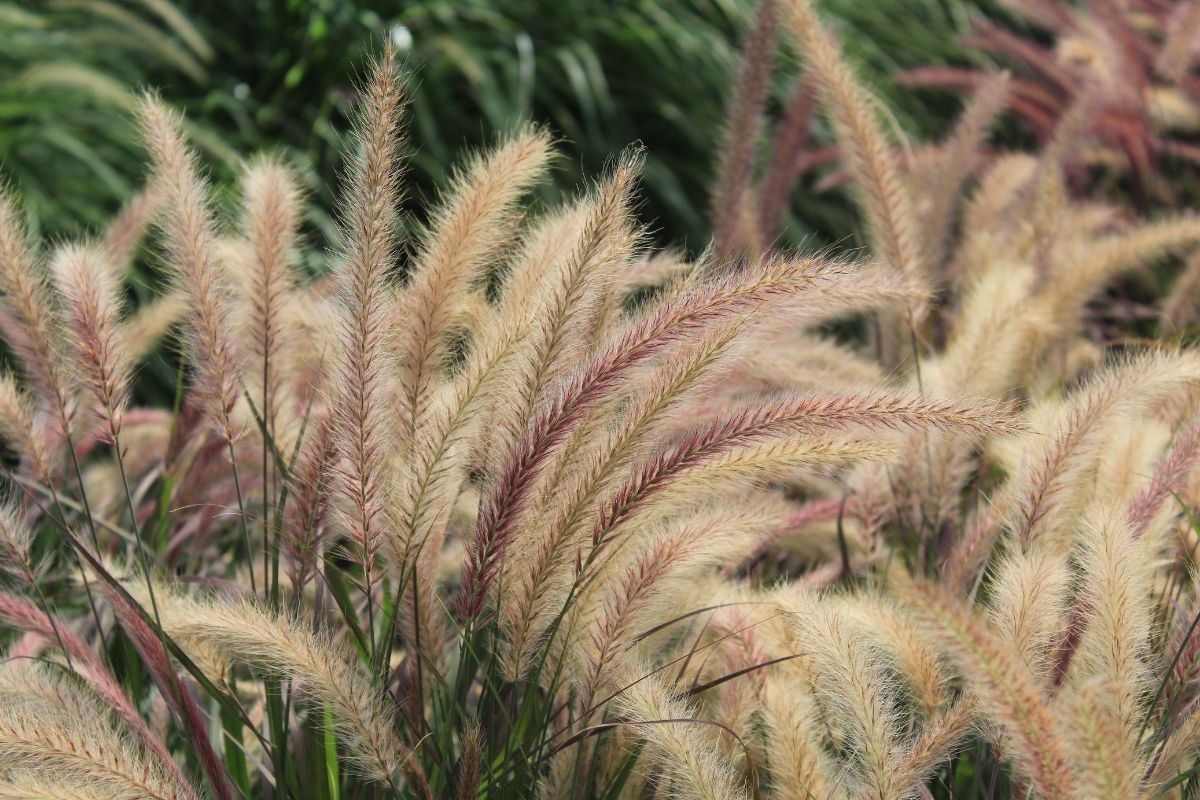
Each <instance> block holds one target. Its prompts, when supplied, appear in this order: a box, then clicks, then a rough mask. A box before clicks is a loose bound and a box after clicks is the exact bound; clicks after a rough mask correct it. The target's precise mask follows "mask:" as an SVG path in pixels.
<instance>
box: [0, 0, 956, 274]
mask: <svg viewBox="0 0 1200 800" xmlns="http://www.w3.org/2000/svg"><path fill="white" fill-rule="evenodd" d="M826 6H827V10H828V11H829V12H830V13H831V14H832V15H833V17H834V18H835V19H837V20H839V21H840V26H841V32H842V34H843V36H844V37H845V39H846V41H847V43H848V46H849V49H850V51H851V53H852V55H853V56H855V57H856V58H857V59H858V60H859V61H860V62H861V63H862V65H864V67H865V68H866V71H867V74H868V76H869V77H870V78H871V79H872V80H873V82H874V83H875V85H876V87H877V88H878V89H879V90H880V91H881V93H882V94H883V95H884V96H885V97H886V99H887V100H888V101H889V103H890V105H891V106H892V107H893V108H894V109H895V111H896V118H897V123H898V124H899V125H901V126H902V127H904V128H907V129H909V130H911V131H913V132H914V133H921V134H928V133H930V132H931V131H936V130H937V129H938V128H939V127H940V126H941V125H942V124H943V122H944V121H945V120H946V119H947V118H948V117H949V116H950V115H951V114H952V113H953V111H954V109H955V107H956V104H955V102H954V101H952V100H949V99H946V98H939V97H920V96H916V95H914V94H912V93H910V92H903V91H899V90H896V89H894V88H893V87H892V85H891V83H890V80H889V78H890V76H891V75H892V74H894V73H895V72H896V71H898V70H900V69H903V68H906V67H911V66H915V65H918V64H930V63H946V62H951V61H956V60H961V59H963V58H964V55H963V53H962V52H961V51H960V50H959V48H958V46H957V45H956V43H955V37H956V35H957V34H958V33H961V32H962V31H964V30H965V29H966V27H967V25H968V22H969V19H970V17H971V15H972V14H973V13H974V12H975V11H976V9H977V6H978V2H971V1H970V0H871V1H870V2H863V1H862V0H827V3H826ZM752 10H753V3H752V2H751V0H27V1H26V2H11V1H10V2H6V3H0V39H2V40H3V41H4V42H5V43H6V47H5V48H2V52H0V171H2V172H3V174H4V175H5V176H6V177H7V178H8V179H9V180H11V181H12V182H13V183H15V184H16V187H17V189H18V190H19V192H20V194H21V195H22V196H23V197H24V200H25V204H26V208H27V211H28V213H29V214H30V216H31V218H32V219H33V221H34V224H35V227H36V228H37V229H38V230H39V231H41V232H44V233H49V234H51V235H58V234H65V233H70V232H75V231H78V230H79V229H80V228H81V227H83V228H88V227H94V226H97V225H99V224H100V223H101V222H102V221H103V220H104V219H105V218H107V217H108V216H109V215H110V214H111V213H112V212H113V211H114V210H115V209H116V208H117V207H118V205H119V202H120V201H121V200H122V199H123V198H126V197H128V195H129V194H130V193H131V192H132V191H133V190H134V189H135V188H136V186H137V182H138V180H140V176H141V168H140V164H141V161H142V154H141V152H140V150H139V148H138V145H137V140H136V137H135V136H134V132H133V129H132V126H131V124H130V121H129V119H128V110H129V106H130V101H131V98H132V97H133V96H134V94H135V93H136V92H137V91H138V90H140V89H141V88H144V87H154V88H156V89H158V90H159V91H161V92H162V93H163V95H164V97H166V98H167V99H168V100H169V101H170V102H171V103H173V104H175V105H176V106H178V107H180V108H181V109H183V110H185V111H186V112H187V114H188V118H189V120H191V124H192V126H193V134H194V135H195V136H196V138H197V141H198V142H199V144H200V145H201V147H202V148H203V149H204V150H205V155H206V157H207V158H208V159H209V166H210V168H211V169H212V171H213V173H214V174H215V175H216V176H217V177H218V178H219V179H221V183H222V184H223V185H224V186H226V187H229V185H230V184H231V181H232V179H233V177H234V176H235V174H236V166H237V162H238V159H239V158H240V157H241V156H244V155H247V154H250V153H252V152H255V151H258V150H262V149H280V148H282V149H284V150H285V151H286V152H288V153H289V154H290V156H291V158H292V160H293V162H294V163H295V164H296V165H297V166H298V168H299V169H300V171H301V173H302V174H303V175H304V176H305V181H306V183H307V185H308V187H309V189H310V191H311V193H312V194H311V196H312V206H311V213H310V215H309V216H310V223H311V232H312V233H313V235H315V236H317V237H319V238H321V239H325V240H327V239H328V238H329V237H331V236H332V234H333V226H332V220H331V219H330V217H329V214H328V209H329V208H330V206H331V203H332V197H331V196H330V194H329V189H328V187H329V186H330V185H331V184H332V183H333V179H334V178H335V177H336V175H337V172H338V170H339V168H340V165H341V152H342V142H343V135H344V132H345V130H346V127H347V119H348V112H349V111H350V108H351V106H352V103H353V97H354V92H353V83H352V82H351V81H349V80H347V78H346V76H347V75H354V74H358V73H360V72H361V69H362V65H363V64H364V63H365V60H366V58H367V56H368V55H369V54H370V53H371V52H372V51H373V49H375V48H377V46H378V44H379V43H380V42H381V41H382V40H383V39H384V38H385V37H388V38H391V39H393V40H394V41H396V42H397V43H399V44H401V45H402V46H403V47H404V49H405V50H406V51H407V53H408V58H409V64H410V68H411V71H412V73H413V75H414V84H413V92H412V106H413V114H412V117H411V119H412V123H411V124H412V128H411V131H410V134H411V141H412V146H413V150H412V161H411V164H412V169H411V186H412V188H411V190H410V193H411V194H412V196H413V197H414V200H420V199H421V197H422V196H423V195H424V196H428V195H429V194H431V193H433V192H435V191H436V189H437V187H438V186H439V185H442V184H443V183H444V181H445V180H446V177H447V173H446V170H447V165H449V164H452V163H454V160H455V156H456V155H457V154H458V152H459V151H460V150H462V149H463V148H465V147H471V146H475V145H478V144H481V143H483V142H487V141H489V140H491V139H492V138H494V136H495V135H496V134H497V132H500V131H505V130H510V129H512V128H513V127H515V126H517V125H519V124H521V123H522V122H524V121H527V120H533V121H536V122H538V123H541V124H545V125H547V126H549V127H550V129H551V130H552V131H553V132H554V133H555V134H556V135H557V136H559V137H561V147H560V149H561V152H562V158H561V159H560V161H559V164H558V169H557V171H556V173H555V181H554V185H553V186H550V187H548V188H547V189H546V192H547V194H549V195H553V194H554V193H555V192H559V191H563V190H568V191H570V190H573V189H574V187H576V186H577V185H578V184H579V183H580V182H581V180H583V177H584V176H586V175H594V174H596V173H597V171H598V170H599V169H600V168H601V167H602V166H603V164H604V162H605V160H606V159H608V158H609V157H610V156H611V155H612V154H613V153H615V152H618V151H619V150H620V149H621V148H623V147H625V146H627V145H629V144H630V143H633V142H639V141H640V142H641V143H642V144H643V145H644V146H645V147H646V149H647V152H648V159H647V165H646V172H645V177H644V186H643V196H644V198H645V201H644V205H643V209H642V212H643V215H644V217H645V219H646V220H647V221H648V222H649V223H651V225H652V227H653V230H654V231H655V234H656V237H657V239H658V240H659V242H660V243H666V242H670V243H673V244H678V245H682V246H684V247H686V248H688V249H690V250H692V251H695V250H698V249H700V248H701V247H702V246H703V244H704V243H705V242H706V241H707V238H708V225H707V216H708V215H707V203H708V197H707V192H708V187H709V185H710V181H711V176H712V170H713V162H714V158H715V153H714V149H715V146H716V142H717V141H718V138H719V130H720V126H721V124H722V109H723V103H724V98H725V94H726V92H727V90H728V87H729V85H730V83H731V81H732V78H733V75H734V74H735V70H736V65H737V60H738V47H739V44H740V42H739V37H740V34H741V32H742V30H743V29H744V27H745V24H746V21H747V19H748V17H749V15H750V13H751V12H752ZM789 57H790V56H789V55H788V54H786V53H785V54H784V55H783V56H782V58H783V59H785V60H787V59H789ZM793 72H794V70H791V69H788V68H786V67H785V68H784V69H781V70H779V74H780V80H779V86H778V87H777V90H778V91H777V96H778V98H777V99H782V98H783V97H786V95H787V91H788V84H789V82H790V81H789V78H790V76H791V75H792V73H793ZM414 205H418V203H416V202H414ZM794 212H795V213H794V215H793V217H792V219H791V221H790V226H789V234H788V239H789V240H790V242H791V243H799V242H801V241H814V240H815V241H816V242H818V243H823V242H828V241H831V240H835V239H840V238H842V237H844V236H846V235H847V234H848V232H849V231H850V230H851V219H850V217H849V213H850V212H849V209H848V207H847V205H846V204H845V203H844V201H841V200H839V199H833V198H832V197H830V196H827V195H821V194H819V193H818V192H817V191H816V190H815V189H814V187H812V186H810V185H806V186H802V187H801V188H800V189H799V191H798V192H797V196H796V198H795V204H794Z"/></svg>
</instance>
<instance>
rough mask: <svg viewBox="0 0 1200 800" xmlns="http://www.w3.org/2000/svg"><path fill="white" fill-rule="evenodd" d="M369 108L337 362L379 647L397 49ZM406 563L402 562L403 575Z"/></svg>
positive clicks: (353, 203) (399, 97)
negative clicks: (378, 584)
mask: <svg viewBox="0 0 1200 800" xmlns="http://www.w3.org/2000/svg"><path fill="white" fill-rule="evenodd" d="M362 102H363V107H362V111H361V115H362V116H361V118H360V123H359V125H360V128H359V130H358V134H357V149H356V152H355V153H354V162H353V167H352V170H351V179H350V188H349V190H348V195H347V199H346V204H347V210H346V212H345V214H346V216H345V219H344V220H343V223H342V225H343V229H344V234H343V235H344V238H345V244H344V248H345V252H344V253H343V254H342V256H341V258H340V266H339V272H338V274H337V283H338V291H339V294H340V298H341V300H340V303H341V309H340V314H341V331H340V335H339V340H338V343H337V344H338V349H337V352H335V353H333V354H331V358H332V359H333V361H334V376H335V378H334V385H333V391H334V395H335V398H336V399H335V401H334V406H333V408H334V413H335V414H336V423H335V430H336V440H337V442H338V446H337V451H338V457H339V460H338V473H339V482H338V492H337V495H338V501H339V505H338V508H339V512H340V514H341V517H342V524H343V525H344V526H345V528H346V531H347V533H348V536H349V539H350V541H351V542H352V544H353V546H354V548H355V551H356V555H357V557H358V558H360V559H361V561H362V567H363V592H364V594H365V595H366V607H367V616H368V626H367V628H368V629H367V637H368V640H369V641H370V642H372V645H371V646H372V648H373V647H374V645H373V642H374V611H373V607H374V599H373V595H374V592H375V581H376V580H377V579H378V577H379V568H380V565H379V564H377V563H376V560H377V554H378V553H379V549H380V548H381V547H382V546H383V543H384V540H385V538H386V537H387V536H388V530H389V529H390V527H391V524H390V520H388V519H387V517H386V515H387V514H388V513H389V512H390V510H391V508H390V504H389V500H388V494H389V492H391V491H392V488H393V487H392V480H393V476H394V472H393V465H392V462H391V459H390V458H389V454H388V451H387V449H386V448H387V447H388V442H390V441H391V440H392V437H394V436H395V434H396V427H395V424H394V417H393V414H392V412H390V411H389V409H388V405H389V399H388V398H389V394H388V383H389V375H388V374H387V370H386V366H385V365H386V359H387V357H388V351H389V350H390V349H391V347H392V346H393V342H392V340H391V338H390V331H389V327H388V326H389V323H390V321H391V310H392V309H391V305H392V303H393V302H394V301H393V300H392V291H391V288H390V287H389V285H388V283H387V276H388V271H389V270H390V269H391V267H392V264H393V259H394V258H395V252H396V214H397V207H396V206H397V203H398V202H399V191H400V189H399V179H400V109H401V107H402V103H403V81H402V79H401V76H400V73H399V70H398V66H397V63H396V54H395V53H394V52H393V51H392V50H390V49H389V50H387V51H386V52H385V54H384V56H383V58H381V59H380V60H379V61H377V62H376V63H375V65H374V67H373V72H372V74H371V77H370V80H369V82H368V83H367V86H366V91H365V95H364V97H363V100H362ZM398 555H399V556H400V557H407V554H403V553H401V554H398ZM405 566H406V563H401V564H399V565H398V567H399V568H400V569H401V570H403V568H404V567H405Z"/></svg>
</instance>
